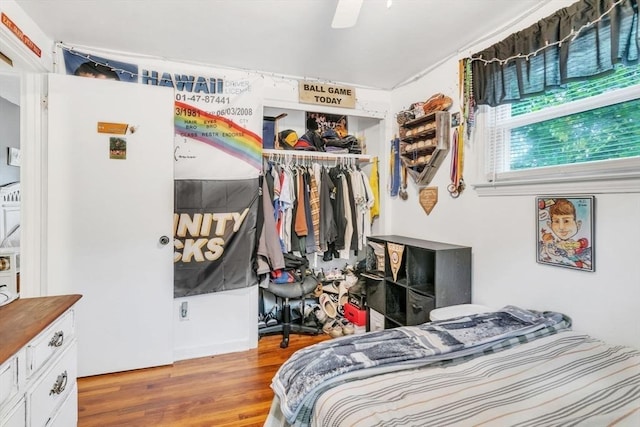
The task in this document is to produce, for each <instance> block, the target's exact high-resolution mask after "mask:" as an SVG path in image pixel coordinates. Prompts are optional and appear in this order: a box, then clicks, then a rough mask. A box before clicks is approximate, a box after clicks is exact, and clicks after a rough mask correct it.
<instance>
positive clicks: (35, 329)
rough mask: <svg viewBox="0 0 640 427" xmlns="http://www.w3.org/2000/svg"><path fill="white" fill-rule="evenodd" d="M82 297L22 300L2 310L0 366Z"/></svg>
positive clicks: (3, 307)
mask: <svg viewBox="0 0 640 427" xmlns="http://www.w3.org/2000/svg"><path fill="white" fill-rule="evenodd" d="M80 298H82V295H60V296H52V297H38V298H19V299H17V300H15V301H13V302H11V303H9V304H7V305H5V306H2V307H0V364H2V363H4V362H5V361H6V360H8V359H9V358H10V357H11V356H12V355H13V354H15V353H16V352H17V351H18V350H20V349H21V348H22V347H24V346H25V345H27V344H28V343H29V341H31V340H32V339H33V338H35V337H36V336H37V335H38V334H39V333H40V332H42V331H43V330H44V329H45V328H46V327H47V326H49V325H50V324H51V323H52V322H53V321H54V320H56V319H57V318H58V317H59V316H60V315H61V314H62V313H64V312H65V311H67V310H68V309H69V307H71V306H73V305H74V304H75V303H76V302H77V301H78V300H79V299H80Z"/></svg>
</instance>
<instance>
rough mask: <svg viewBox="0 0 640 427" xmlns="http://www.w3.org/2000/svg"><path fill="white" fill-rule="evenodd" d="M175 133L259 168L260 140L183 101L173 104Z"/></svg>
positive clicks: (246, 131) (223, 119)
mask: <svg viewBox="0 0 640 427" xmlns="http://www.w3.org/2000/svg"><path fill="white" fill-rule="evenodd" d="M175 113H176V118H175V131H176V133H177V134H178V135H181V136H184V137H187V138H191V139H195V140H197V141H200V142H204V143H205V144H209V145H211V146H212V147H215V148H217V149H218V150H222V151H224V152H225V153H227V154H230V155H232V156H234V157H236V158H238V159H240V160H243V161H245V162H247V163H249V164H250V165H251V166H253V167H254V168H256V169H261V168H262V137H260V136H258V135H256V134H255V133H253V132H251V131H249V130H247V129H245V128H243V127H242V126H239V125H237V124H235V123H234V122H232V121H231V120H229V119H225V118H224V117H221V116H216V115H214V114H211V113H207V112H206V111H203V110H200V109H198V108H196V107H193V106H191V105H187V104H184V103H182V102H176V103H175Z"/></svg>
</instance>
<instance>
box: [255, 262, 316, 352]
mask: <svg viewBox="0 0 640 427" xmlns="http://www.w3.org/2000/svg"><path fill="white" fill-rule="evenodd" d="M319 283H320V281H319V280H318V279H317V278H316V277H315V276H314V275H313V274H303V277H302V279H301V280H300V281H298V282H293V283H282V284H280V283H273V282H272V281H269V284H268V285H267V287H266V288H265V290H266V291H268V292H271V293H272V294H273V295H275V296H276V297H278V298H283V299H284V301H283V302H282V305H281V307H280V310H281V313H282V321H281V322H280V323H279V324H277V325H274V326H267V327H265V328H261V329H259V330H258V335H259V336H261V337H262V336H265V335H273V334H275V333H280V332H282V342H280V348H287V347H288V346H289V334H291V333H294V334H307V335H318V333H319V332H320V328H319V327H317V326H316V327H312V326H305V325H304V306H305V297H306V295H308V294H310V293H311V292H313V291H314V290H315V289H316V286H317V285H318V284H319ZM290 298H301V299H302V310H301V313H300V314H301V316H300V324H297V323H291V306H290V305H289V299H290Z"/></svg>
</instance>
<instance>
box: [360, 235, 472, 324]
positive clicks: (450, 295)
mask: <svg viewBox="0 0 640 427" xmlns="http://www.w3.org/2000/svg"><path fill="white" fill-rule="evenodd" d="M368 239H369V242H372V243H374V245H367V251H372V250H373V246H376V247H378V248H380V246H381V245H382V246H383V247H384V248H385V255H384V264H385V265H384V277H380V274H379V273H380V272H379V271H376V272H374V271H369V272H367V273H365V285H366V293H367V298H366V301H367V308H368V310H375V311H376V312H377V313H380V314H381V315H383V316H384V319H385V321H384V327H385V328H394V327H398V326H404V325H418V324H421V323H424V322H428V321H429V313H430V312H431V310H433V309H435V308H440V307H447V306H450V305H456V304H468V303H470V302H471V248H470V247H468V246H460V245H454V244H449V243H442V242H434V241H429V240H422V239H415V238H411V237H404V236H395V235H388V236H371V237H369V238H368ZM389 244H392V245H402V248H403V250H402V255H401V259H400V266H399V269H398V271H397V273H396V278H395V279H394V275H393V272H392V269H391V262H390V258H389V250H388V247H389ZM393 247H394V246H392V248H393ZM378 267H379V266H378ZM374 273H375V274H374Z"/></svg>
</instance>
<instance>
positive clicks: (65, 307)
mask: <svg viewBox="0 0 640 427" xmlns="http://www.w3.org/2000/svg"><path fill="white" fill-rule="evenodd" d="M79 299H80V295H63V296H53V297H41V298H23V299H18V300H16V301H14V302H12V303H10V304H8V305H5V306H2V307H0V326H1V327H0V343H1V345H0V427H44V426H47V427H51V426H56V427H70V426H76V425H77V420H78V390H77V386H76V378H77V349H76V338H75V312H74V304H75V303H76V302H77V301H78V300H79Z"/></svg>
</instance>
